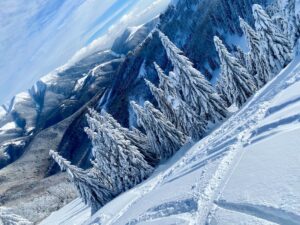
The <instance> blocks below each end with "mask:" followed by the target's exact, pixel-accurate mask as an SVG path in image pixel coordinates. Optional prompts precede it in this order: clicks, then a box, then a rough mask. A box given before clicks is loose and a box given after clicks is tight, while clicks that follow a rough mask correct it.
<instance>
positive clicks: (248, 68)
mask: <svg viewBox="0 0 300 225" xmlns="http://www.w3.org/2000/svg"><path fill="white" fill-rule="evenodd" d="M275 9H277V11H276V10H275ZM271 13H272V17H270V16H269V15H268V13H267V12H266V11H264V9H263V8H262V7H261V6H259V5H254V6H253V15H254V18H255V29H254V28H252V27H251V26H250V25H249V24H247V23H246V22H245V21H244V20H243V19H240V25H241V28H242V30H243V32H244V35H245V38H246V39H247V43H248V47H249V49H250V51H249V52H247V53H244V52H243V51H241V50H238V51H237V52H236V53H235V54H231V53H229V51H228V50H227V49H226V47H225V45H224V44H223V43H222V41H221V40H220V38H218V37H215V38H214V42H215V46H216V49H217V51H218V53H219V58H220V62H221V74H220V78H219V81H218V83H217V85H216V89H215V88H214V87H213V86H212V85H211V83H210V82H208V81H207V80H206V79H205V77H204V76H203V75H202V74H201V73H200V72H199V71H198V70H197V69H195V68H194V67H193V63H192V62H191V61H190V60H189V59H188V58H187V57H185V56H184V54H183V52H182V51H181V50H179V49H178V48H177V47H176V46H175V45H174V44H173V43H172V42H171V41H170V40H169V39H168V37H167V36H166V35H164V34H163V33H162V32H161V31H159V30H155V31H154V32H158V35H159V37H160V40H161V42H162V44H163V46H164V49H165V51H166V53H167V56H168V58H169V60H170V61H171V63H172V65H173V70H172V71H171V72H169V74H168V75H166V74H165V73H164V71H163V70H162V69H161V68H160V67H159V65H158V64H156V63H154V67H155V69H156V71H157V74H158V77H159V85H158V86H155V85H154V84H153V83H151V82H150V81H148V80H145V82H146V84H147V85H148V87H149V88H150V90H151V92H152V94H153V96H154V97H155V99H156V101H157V103H158V107H159V109H157V108H155V107H154V106H153V105H152V104H151V103H150V102H148V101H146V102H145V103H144V105H143V106H141V105H138V104H137V103H135V102H131V107H132V108H133V110H134V112H135V113H136V116H137V123H138V125H139V126H140V127H142V128H143V131H144V132H141V131H140V130H138V129H131V130H130V129H127V128H124V127H122V126H121V125H120V124H119V123H118V122H117V121H116V120H115V119H114V118H113V117H112V116H111V115H109V114H108V113H106V112H102V113H97V112H96V111H95V110H92V109H90V110H89V113H88V115H87V121H88V125H89V127H88V128H86V129H85V131H86V133H87V134H88V136H89V138H90V139H91V141H92V144H93V148H92V155H93V160H92V165H93V166H92V168H90V169H88V170H83V169H81V168H78V167H76V166H75V165H71V163H70V162H69V161H67V160H66V159H64V158H63V157H61V156H60V155H59V154H58V153H57V152H55V151H53V150H51V151H50V155H51V156H52V157H53V158H54V160H55V161H56V162H57V163H58V164H59V165H60V168H61V169H62V170H66V171H67V172H68V174H69V175H70V177H71V179H72V181H73V182H74V185H75V186H76V188H77V190H78V191H79V194H80V196H81V198H82V199H83V201H84V202H85V203H86V204H88V205H89V206H90V207H91V209H92V213H94V212H96V211H97V210H98V209H99V208H101V207H102V206H103V205H104V204H106V203H107V202H108V201H110V200H111V199H113V198H114V197H116V196H117V195H119V194H120V193H122V192H124V191H126V190H128V189H130V188H132V187H134V186H135V185H137V184H139V183H140V182H142V181H143V180H145V179H146V178H147V177H149V175H150V174H151V173H152V171H153V169H154V167H155V166H156V165H157V164H158V163H159V162H160V161H161V160H165V159H168V158H169V157H171V156H172V155H173V154H174V153H175V152H176V151H178V150H179V149H180V148H181V147H182V146H183V145H184V144H185V143H187V142H188V141H191V140H193V141H197V140H199V139H201V138H202V137H203V136H204V135H205V132H206V131H207V128H208V127H209V126H210V124H214V123H217V122H219V121H221V120H223V119H224V118H226V117H227V116H228V115H229V113H228V107H230V106H232V105H235V106H236V107H241V106H242V105H243V104H244V103H245V102H246V101H247V99H248V98H249V97H251V96H252V95H253V94H254V93H255V92H256V91H257V90H258V89H259V88H261V87H262V86H263V85H264V84H266V83H267V82H268V81H269V80H270V79H271V78H272V77H274V75H276V74H277V73H278V72H279V71H280V70H281V69H282V68H283V67H285V66H286V65H287V64H288V63H289V62H290V61H291V59H292V50H293V46H294V45H295V43H296V40H297V39H298V36H299V33H300V32H299V17H297V16H296V15H295V0H291V1H289V3H288V6H287V7H286V8H285V9H284V10H279V9H278V7H277V8H276V7H274V9H273V10H272V12H271Z"/></svg>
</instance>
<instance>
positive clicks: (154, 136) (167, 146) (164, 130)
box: [131, 101, 187, 159]
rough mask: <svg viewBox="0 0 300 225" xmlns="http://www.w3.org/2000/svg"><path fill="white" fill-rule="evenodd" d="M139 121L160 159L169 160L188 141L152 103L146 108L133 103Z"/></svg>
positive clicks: (146, 105) (146, 104)
mask: <svg viewBox="0 0 300 225" xmlns="http://www.w3.org/2000/svg"><path fill="white" fill-rule="evenodd" d="M131 106H132V108H133V110H134V111H135V113H136V115H137V121H138V124H139V125H140V126H142V127H143V128H144V130H145V131H146V134H147V138H148V141H149V143H150V145H151V147H152V149H153V152H154V153H155V154H156V157H157V158H158V159H167V158H169V157H171V156H172V155H173V154H174V153H175V152H176V151H177V150H179V149H180V148H181V147H182V146H183V145H184V143H185V142H186V141H187V136H186V135H184V134H183V133H182V132H181V131H179V130H178V129H176V127H175V126H174V125H173V124H172V123H171V122H170V121H169V120H168V119H167V118H166V117H165V116H164V115H163V114H162V113H161V112H160V111H159V110H157V109H155V108H154V106H153V105H152V104H151V103H150V102H145V106H144V108H143V107H141V106H139V105H137V104H136V103H135V102H133V101H132V102H131Z"/></svg>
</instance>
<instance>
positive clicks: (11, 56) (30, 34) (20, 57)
mask: <svg viewBox="0 0 300 225" xmlns="http://www.w3.org/2000/svg"><path fill="white" fill-rule="evenodd" d="M169 1H170V0H0V104H2V103H5V102H7V101H8V100H9V99H10V98H11V97H12V96H13V95H15V94H16V93H18V92H20V91H23V90H26V89H28V88H29V87H30V86H31V85H33V83H34V82H35V81H36V80H38V79H39V78H40V77H42V76H43V75H46V74H47V73H49V72H51V71H53V70H54V69H55V68H57V67H59V66H62V65H64V64H66V63H67V65H71V64H72V63H74V62H76V61H77V60H79V59H81V58H82V57H84V56H86V55H88V54H90V53H92V52H93V51H96V50H99V49H103V48H107V47H109V46H110V45H111V43H112V40H113V39H114V38H115V37H117V36H118V35H120V33H121V32H122V31H123V30H124V29H125V28H126V27H128V26H137V25H140V24H142V23H145V22H146V21H148V20H150V19H151V18H153V17H155V16H157V15H158V14H159V13H160V12H161V11H162V10H164V9H165V8H166V6H167V4H168V3H169Z"/></svg>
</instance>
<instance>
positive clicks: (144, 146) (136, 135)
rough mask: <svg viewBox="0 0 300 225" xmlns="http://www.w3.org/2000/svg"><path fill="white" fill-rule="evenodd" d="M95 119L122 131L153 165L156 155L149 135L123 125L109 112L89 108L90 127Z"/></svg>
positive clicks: (88, 119)
mask: <svg viewBox="0 0 300 225" xmlns="http://www.w3.org/2000/svg"><path fill="white" fill-rule="evenodd" d="M92 118H93V119H95V120H97V121H99V122H100V124H102V125H104V126H107V127H108V128H110V129H117V130H118V131H119V132H120V133H122V134H123V135H124V137H125V139H126V140H129V141H130V142H131V144H132V145H134V146H135V147H137V149H138V150H139V151H140V152H141V153H142V154H143V155H144V156H145V159H146V161H147V162H149V163H150V164H151V165H154V164H155V159H154V156H153V155H152V154H151V149H150V146H149V143H148V141H147V137H146V135H145V134H143V133H142V132H140V131H139V130H138V129H132V130H129V129H127V128H125V127H123V126H122V125H121V124H119V123H118V121H117V120H115V119H114V118H113V117H112V116H111V115H110V114H109V113H107V112H105V111H102V112H101V114H100V113H98V112H97V111H95V110H93V109H89V114H88V115H87V121H88V124H89V127H90V128H92V127H94V123H93V121H94V120H92Z"/></svg>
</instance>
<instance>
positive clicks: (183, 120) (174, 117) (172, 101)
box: [146, 80, 206, 140]
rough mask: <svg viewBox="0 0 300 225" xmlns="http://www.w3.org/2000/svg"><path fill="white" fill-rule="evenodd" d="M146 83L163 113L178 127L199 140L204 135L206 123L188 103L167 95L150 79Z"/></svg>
mask: <svg viewBox="0 0 300 225" xmlns="http://www.w3.org/2000/svg"><path fill="white" fill-rule="evenodd" d="M146 84H147V85H148V87H149V88H150V90H151V93H152V94H153V96H154V97H155V99H156V101H157V102H158V105H159V107H160V109H161V111H162V112H163V114H164V115H165V116H166V117H167V119H168V120H169V121H171V122H172V123H173V124H174V125H175V126H176V128H177V129H179V130H180V131H182V132H183V133H184V134H186V135H187V136H190V137H192V138H193V140H199V139H200V138H202V137H203V134H204V132H205V128H206V123H205V122H204V121H203V119H202V118H201V117H200V116H199V115H197V114H196V112H195V111H194V110H193V109H192V108H191V107H190V106H189V105H188V104H186V103H185V102H184V101H183V100H182V99H181V98H179V97H177V98H176V97H173V96H168V95H166V93H164V91H163V90H161V89H160V88H157V87H155V86H154V84H152V83H151V82H150V81H148V80H146Z"/></svg>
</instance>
